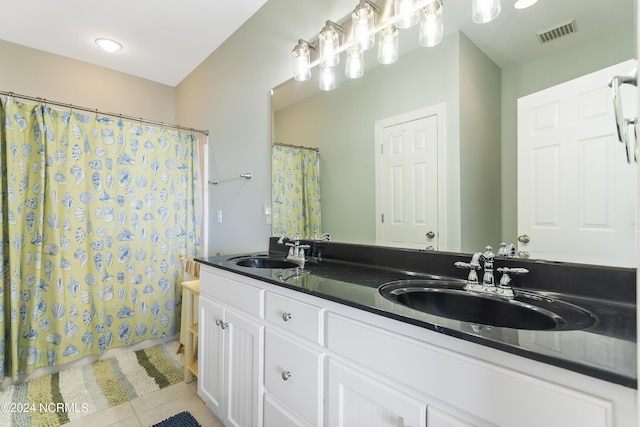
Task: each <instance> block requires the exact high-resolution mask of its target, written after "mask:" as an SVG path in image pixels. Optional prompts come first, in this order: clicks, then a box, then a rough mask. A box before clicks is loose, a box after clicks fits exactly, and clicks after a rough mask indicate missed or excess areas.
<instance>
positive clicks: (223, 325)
mask: <svg viewBox="0 0 640 427" xmlns="http://www.w3.org/2000/svg"><path fill="white" fill-rule="evenodd" d="M216 326H220V327H221V328H222V329H227V328H228V327H229V322H223V321H222V319H216Z"/></svg>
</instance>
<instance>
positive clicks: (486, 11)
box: [471, 0, 501, 24]
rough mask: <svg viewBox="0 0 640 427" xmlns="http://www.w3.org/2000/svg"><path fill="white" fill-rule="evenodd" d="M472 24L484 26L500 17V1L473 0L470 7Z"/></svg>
mask: <svg viewBox="0 0 640 427" xmlns="http://www.w3.org/2000/svg"><path fill="white" fill-rule="evenodd" d="M471 9H472V13H473V22H476V23H478V24H485V23H487V22H491V21H493V20H494V19H496V18H497V17H498V15H500V10H501V6H500V0H473V3H472V5H471Z"/></svg>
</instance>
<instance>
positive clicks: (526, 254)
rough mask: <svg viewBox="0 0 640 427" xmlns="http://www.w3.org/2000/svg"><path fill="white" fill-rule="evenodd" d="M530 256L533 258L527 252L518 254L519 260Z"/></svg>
mask: <svg viewBox="0 0 640 427" xmlns="http://www.w3.org/2000/svg"><path fill="white" fill-rule="evenodd" d="M529 256H531V254H530V253H529V252H527V251H519V252H518V258H529Z"/></svg>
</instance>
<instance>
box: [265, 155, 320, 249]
mask: <svg viewBox="0 0 640 427" xmlns="http://www.w3.org/2000/svg"><path fill="white" fill-rule="evenodd" d="M271 159H272V160H271V162H272V164H271V171H272V182H271V193H272V194H271V198H272V210H273V220H272V221H273V222H272V224H273V225H272V234H273V235H274V236H289V237H296V236H297V237H300V238H303V239H309V238H312V237H314V236H320V235H321V234H322V216H321V215H322V214H321V210H320V153H319V152H318V151H317V150H314V149H309V148H303V147H290V146H285V145H277V144H275V145H274V146H273V148H272V155H271Z"/></svg>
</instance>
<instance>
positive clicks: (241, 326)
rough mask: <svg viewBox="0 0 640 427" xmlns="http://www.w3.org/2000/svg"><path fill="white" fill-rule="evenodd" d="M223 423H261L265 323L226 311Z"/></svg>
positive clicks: (245, 426)
mask: <svg viewBox="0 0 640 427" xmlns="http://www.w3.org/2000/svg"><path fill="white" fill-rule="evenodd" d="M224 326H225V329H224V334H225V346H226V349H227V354H226V360H227V366H226V380H225V384H226V402H225V405H226V410H225V411H224V412H225V416H224V418H223V419H224V424H225V425H226V426H238V427H250V426H261V425H262V378H263V366H264V363H263V357H262V355H263V352H262V349H263V348H264V326H263V325H261V324H260V323H258V322H254V321H252V320H250V319H248V318H246V317H244V316H242V315H241V314H239V313H237V312H234V311H229V310H227V312H226V313H225V323H224Z"/></svg>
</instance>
